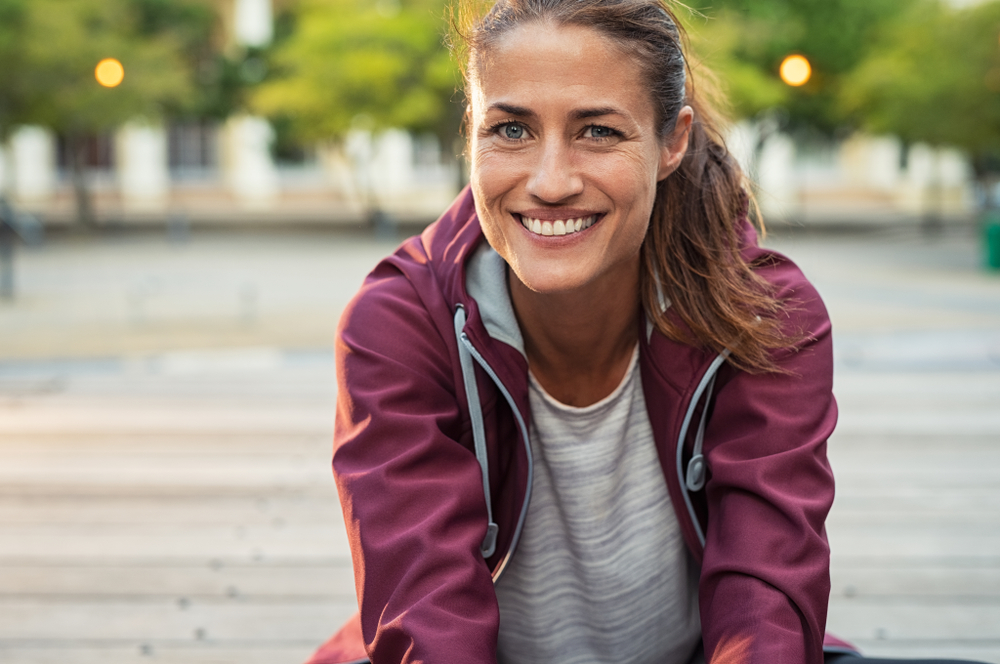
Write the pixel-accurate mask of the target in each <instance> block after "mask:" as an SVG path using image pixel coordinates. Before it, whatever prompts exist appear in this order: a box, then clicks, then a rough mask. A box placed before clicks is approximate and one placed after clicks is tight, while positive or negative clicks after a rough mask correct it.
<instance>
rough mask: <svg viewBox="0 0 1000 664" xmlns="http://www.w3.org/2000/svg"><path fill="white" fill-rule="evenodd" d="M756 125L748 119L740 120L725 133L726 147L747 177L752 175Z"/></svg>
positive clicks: (756, 134)
mask: <svg viewBox="0 0 1000 664" xmlns="http://www.w3.org/2000/svg"><path fill="white" fill-rule="evenodd" d="M757 136H758V131H757V125H755V124H754V123H752V122H750V121H748V120H740V121H739V122H737V123H736V124H734V125H733V126H732V127H730V129H729V133H728V134H727V135H726V147H727V148H728V149H729V153H730V154H731V155H733V157H734V158H735V159H736V161H737V162H738V163H739V165H740V168H742V169H743V172H744V173H746V175H747V177H751V178H752V177H754V175H755V174H754V169H755V168H756V164H755V163H754V157H755V155H754V153H755V152H756V148H757Z"/></svg>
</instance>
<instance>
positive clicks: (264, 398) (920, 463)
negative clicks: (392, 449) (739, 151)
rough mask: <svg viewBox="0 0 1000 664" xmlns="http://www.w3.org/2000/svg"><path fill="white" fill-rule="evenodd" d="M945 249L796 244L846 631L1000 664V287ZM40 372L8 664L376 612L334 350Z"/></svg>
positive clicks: (163, 359)
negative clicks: (817, 335) (815, 348)
mask: <svg viewBox="0 0 1000 664" xmlns="http://www.w3.org/2000/svg"><path fill="white" fill-rule="evenodd" d="M195 241H197V240H195ZM940 242H943V243H944V245H940V246H936V247H935V246H926V245H925V244H924V243H922V241H920V240H919V239H915V238H902V239H899V238H893V237H888V238H886V237H878V238H874V239H872V238H867V239H864V241H862V240H858V239H852V238H847V239H844V238H841V239H836V238H834V239H830V238H827V237H824V238H819V239H816V238H809V237H805V238H792V239H789V240H785V241H779V242H777V243H778V244H780V245H781V246H783V247H785V248H787V249H788V251H789V252H791V253H793V254H794V255H796V256H797V257H799V259H800V262H801V263H802V264H803V265H804V266H805V268H806V270H807V273H809V274H810V276H812V277H813V278H814V280H815V281H816V283H817V284H818V285H819V286H820V288H821V291H822V292H823V293H824V294H825V296H826V298H827V301H828V303H829V305H830V309H831V312H832V314H833V318H834V321H835V324H836V325H837V329H838V334H839V336H838V374H837V385H836V389H837V395H838V400H839V402H840V405H841V424H840V426H839V428H838V432H837V434H836V435H835V437H834V439H833V440H831V442H830V457H831V460H832V462H833V464H834V468H835V471H836V473H837V477H838V495H837V500H836V504H835V506H834V509H833V512H832V514H831V516H830V520H829V535H830V540H831V544H832V546H833V550H834V555H833V594H832V598H831V605H830V618H829V628H830V629H831V631H833V632H835V633H837V634H838V635H839V636H842V637H844V638H847V639H850V640H853V641H855V642H856V643H858V644H859V645H860V646H861V647H862V648H863V649H864V650H865V651H866V652H868V653H869V654H873V655H874V654H879V655H884V656H892V655H899V656H904V655H905V656H921V657H945V656H947V657H966V658H976V659H980V660H983V661H986V662H993V663H995V664H1000V278H995V277H990V276H987V275H983V274H981V273H977V272H976V271H975V270H974V268H973V267H971V266H970V265H969V259H968V252H969V251H970V249H969V246H968V244H969V243H968V240H967V239H963V238H958V239H952V240H948V239H945V240H941V241H940ZM286 246H287V247H290V249H288V251H292V250H293V249H294V243H286ZM337 251H340V250H339V249H337V248H336V246H331V248H330V252H331V253H330V255H331V257H332V258H331V260H332V259H335V258H336V256H337ZM168 253H169V252H168ZM164 255H165V256H166V258H164V260H167V259H169V256H168V255H167V254H164ZM208 255H209V254H206V256H208ZM41 258H44V257H41ZM41 258H39V259H38V260H41ZM286 258H288V257H287V256H286ZM24 260H25V261H27V262H28V267H29V268H30V267H31V265H32V264H31V263H30V261H32V260H35V259H33V258H31V257H30V256H27V257H25V259H24ZM206 260H208V258H206ZM360 263H361V262H359V264H360ZM79 264H80V265H85V264H86V260H83V259H81V262H80V263H79ZM53 265H54V263H53ZM283 265H284V264H283ZM39 269H40V270H41V268H39ZM105 269H110V270H112V272H113V270H114V266H113V265H112V266H111V267H108V266H107V265H105ZM122 269H124V268H122ZM128 269H130V270H135V269H141V266H140V267H136V266H135V265H132V267H129V268H128ZM359 269H360V268H359ZM42 272H44V270H42ZM31 274H34V275H35V276H34V277H32V278H40V277H39V274H40V273H31V272H30V270H29V276H31ZM359 279H360V272H359V274H358V276H356V277H352V278H351V280H349V286H344V287H343V288H349V289H351V290H353V288H354V287H356V284H357V282H358V280H359ZM31 283H32V282H31V281H30V280H29V282H28V283H27V284H26V285H27V287H28V288H29V290H30V288H31ZM338 297H340V296H338ZM306 299H308V298H306ZM32 302H34V304H32ZM308 304H309V302H308V301H307V302H305V305H308ZM305 305H303V306H305ZM21 306H23V307H28V309H25V310H24V312H23V317H28V318H30V317H36V318H38V317H39V316H40V314H39V313H38V307H40V306H42V305H39V304H38V301H37V300H31V299H30V298H29V299H28V304H25V305H20V304H19V305H16V306H15V307H14V308H13V309H9V310H8V311H7V312H6V313H2V314H0V323H3V322H4V320H5V319H4V318H3V316H7V317H8V318H7V319H6V320H12V318H11V317H17V316H21V315H22V314H21V313H19V311H20V310H19V309H17V307H21ZM31 307H33V308H31ZM29 309H30V310H29ZM279 313H280V314H281V315H287V312H285V311H284V310H282V312H279ZM275 315H276V316H277V315H278V314H275ZM25 319H26V318H25ZM38 319H39V320H41V318H38ZM299 319H300V318H296V320H299ZM18 320H22V319H18ZM269 325H270V323H268V322H267V321H266V320H265V321H264V322H262V323H261V325H260V327H259V329H263V330H267V329H277V327H278V326H271V327H268V326H269ZM15 327H16V326H15ZM6 329H7V330H11V329H14V327H7V328H6ZM18 329H24V327H23V326H22V328H18ZM95 329H96V328H95ZM67 334H72V330H67ZM261 334H264V335H265V336H264V337H262V338H261V339H258V340H257V341H258V342H259V343H262V344H265V343H267V341H268V339H267V338H266V332H265V333H261ZM3 335H4V325H2V324H0V342H3V341H4V338H3ZM280 340H281V339H280V338H279V340H278V341H280ZM13 341H15V342H17V340H13ZM18 343H20V342H18ZM24 343H25V344H26V343H27V342H24ZM279 345H280V344H279ZM97 346H100V340H99V339H95V340H93V341H92V343H89V346H88V345H87V344H84V343H82V342H81V347H97ZM32 354H33V355H34V356H35V358H36V359H33V360H32V361H30V362H18V361H16V360H15V359H8V360H5V361H3V362H0V662H2V663H4V664H8V663H10V664H55V663H57V662H58V663H60V664H61V663H63V662H73V664H91V663H94V664H97V663H100V664H117V663H132V662H136V663H138V662H171V663H173V662H176V663H178V664H188V663H195V662H197V663H208V662H213V663H214V662H218V663H226V664H229V663H237V662H238V663H240V664H257V663H260V664H265V663H267V664H279V663H280V664H294V663H295V662H300V661H302V660H303V659H304V658H305V657H306V656H307V655H308V654H309V653H310V652H311V651H312V650H313V649H314V648H315V647H316V646H317V645H318V644H319V643H320V642H321V641H322V640H324V639H325V638H326V637H327V636H329V634H330V633H332V631H333V630H334V629H335V628H336V627H337V626H338V625H339V624H340V623H341V622H342V621H343V620H344V619H346V618H347V617H348V615H349V614H350V613H351V612H352V611H353V609H354V605H355V600H354V588H353V579H352V576H351V569H350V558H349V554H348V551H347V545H346V539H345V536H344V533H343V524H342V519H341V515H340V508H339V506H338V505H337V498H336V493H335V490H334V487H333V483H332V480H331V478H330V474H329V453H330V437H331V431H332V403H333V398H334V387H333V376H332V368H331V364H330V355H329V353H328V352H326V351H323V350H322V349H320V350H317V351H308V352H307V351H294V350H292V351H285V350H281V349H280V348H279V347H277V346H273V345H272V346H260V347H258V348H256V349H253V348H251V349H244V350H241V351H229V350H226V349H217V350H215V351H210V352H201V353H190V352H187V351H183V350H178V349H173V350H171V349H165V350H164V351H163V352H162V353H160V354H156V355H145V356H143V358H141V359H139V360H136V359H132V360H129V359H127V358H126V359H117V358H111V359H104V360H99V361H96V360H88V361H83V360H74V361H55V360H46V359H44V358H41V359H39V358H38V352H37V349H35V351H33V353H32Z"/></svg>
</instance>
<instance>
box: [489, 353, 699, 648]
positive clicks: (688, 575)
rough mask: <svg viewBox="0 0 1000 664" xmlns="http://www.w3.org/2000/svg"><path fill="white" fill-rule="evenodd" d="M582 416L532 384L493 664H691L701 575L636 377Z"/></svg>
mask: <svg viewBox="0 0 1000 664" xmlns="http://www.w3.org/2000/svg"><path fill="white" fill-rule="evenodd" d="M638 357H639V349H638V347H636V350H635V353H634V355H633V357H632V363H631V365H630V366H629V369H628V372H627V373H626V375H625V378H624V380H623V381H622V383H621V385H619V386H618V387H617V388H616V389H615V391H614V392H613V393H612V394H610V395H609V396H608V397H606V398H604V399H602V400H601V401H599V402H597V403H595V404H593V405H591V406H587V407H585V408H575V407H572V406H567V405H564V404H562V403H559V402H558V401H556V400H555V399H553V398H552V397H551V396H549V395H548V394H547V393H546V392H545V391H544V389H543V388H542V387H541V385H539V384H538V382H537V381H536V380H535V378H534V377H533V376H532V377H531V385H530V394H529V399H530V403H531V431H530V433H531V449H532V454H533V457H534V468H535V473H534V481H533V483H532V494H531V503H530V504H529V506H528V514H527V517H526V519H525V524H524V529H523V531H522V533H521V539H520V542H519V543H518V546H517V550H516V551H515V553H514V557H513V558H512V560H511V561H510V565H509V567H508V568H507V570H506V571H505V572H504V574H503V576H502V577H501V578H500V580H499V581H498V582H497V586H496V592H497V599H498V601H499V604H500V639H499V644H498V658H499V662H500V664H534V663H535V662H537V663H538V664H542V663H545V664H597V663H605V662H606V663H608V664H611V663H614V664H645V663H647V662H648V663H649V664H653V663H655V664H686V663H687V662H688V661H690V660H691V657H692V655H693V654H694V652H695V650H696V648H697V646H698V644H699V643H700V640H701V626H700V623H699V619H698V574H697V570H696V564H695V563H694V562H693V561H692V560H691V558H690V555H689V554H688V553H687V549H686V548H685V546H684V541H683V538H682V536H681V532H680V528H679V526H678V523H677V517H676V516H675V515H674V510H673V508H672V507H671V504H670V497H669V496H668V494H667V486H666V481H665V480H664V478H663V472H662V470H661V469H660V463H659V460H658V457H657V453H656V450H655V448H654V446H653V432H652V429H651V427H650V424H649V416H648V415H647V413H646V403H645V397H644V396H643V391H642V381H641V380H640V376H639V370H638Z"/></svg>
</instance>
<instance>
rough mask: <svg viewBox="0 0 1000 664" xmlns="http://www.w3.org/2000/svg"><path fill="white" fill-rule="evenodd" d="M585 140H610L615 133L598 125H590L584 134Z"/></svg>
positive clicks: (609, 128)
mask: <svg viewBox="0 0 1000 664" xmlns="http://www.w3.org/2000/svg"><path fill="white" fill-rule="evenodd" d="M585 133H586V135H587V138H611V137H612V136H614V135H615V134H617V132H616V131H615V130H614V129H612V128H611V127H601V126H600V125H590V126H589V127H587V131H586V132H585Z"/></svg>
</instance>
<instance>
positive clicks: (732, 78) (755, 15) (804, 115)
mask: <svg viewBox="0 0 1000 664" xmlns="http://www.w3.org/2000/svg"><path fill="white" fill-rule="evenodd" d="M914 1H915V0H694V1H689V2H688V4H689V5H690V6H691V8H692V9H693V10H694V13H693V14H689V16H688V18H687V20H686V21H685V23H686V24H687V26H688V28H689V30H690V32H691V33H692V42H693V45H694V47H695V51H696V52H697V53H698V54H699V55H700V56H701V57H702V58H703V59H705V60H706V61H707V62H708V63H709V64H711V65H712V66H713V67H715V68H716V69H717V70H718V71H719V73H720V74H721V75H722V78H723V80H724V81H725V82H726V83H727V87H728V88H729V93H730V97H731V99H732V101H733V106H734V109H735V111H736V112H737V114H739V115H742V116H745V117H746V116H752V115H754V114H756V113H759V112H760V111H762V110H766V109H768V108H771V107H773V106H781V107H783V108H784V110H785V111H786V113H787V115H788V118H789V121H790V123H791V125H792V126H793V128H802V129H806V128H808V129H814V130H816V129H818V130H820V131H823V132H825V133H832V132H834V131H836V130H837V129H838V128H840V127H842V126H843V125H844V124H845V123H848V122H849V121H850V120H851V116H849V115H847V114H845V113H844V112H843V106H842V105H841V104H840V103H838V99H839V96H840V94H841V92H842V89H843V82H844V80H845V78H846V77H847V76H848V75H849V74H850V73H851V72H852V71H853V70H854V68H855V67H857V66H858V65H859V64H860V63H861V62H862V61H864V60H865V58H866V56H867V54H868V52H869V51H870V50H871V48H872V47H873V45H874V44H875V43H876V42H877V41H878V38H879V36H880V35H881V34H882V33H883V32H884V31H885V30H886V29H887V27H888V26H890V25H891V24H892V22H893V20H895V19H896V17H898V16H899V15H901V14H902V13H904V12H905V11H906V9H907V7H909V6H910V5H912V4H913V2H914ZM792 53H799V54H802V55H805V56H806V57H807V58H808V59H809V60H810V62H811V64H812V66H813V76H812V78H811V79H810V81H809V82H808V83H807V84H806V85H804V86H802V87H800V88H794V89H793V88H788V87H785V86H783V84H781V83H780V80H779V79H778V69H779V66H780V64H781V61H782V60H783V59H784V58H785V57H786V56H788V55H789V54H792ZM778 86H782V87H781V89H779V88H778Z"/></svg>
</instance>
